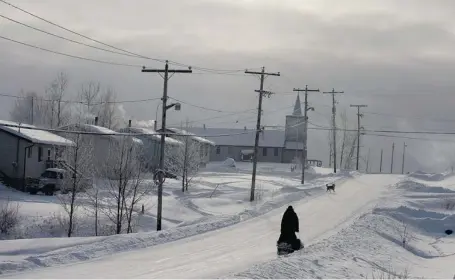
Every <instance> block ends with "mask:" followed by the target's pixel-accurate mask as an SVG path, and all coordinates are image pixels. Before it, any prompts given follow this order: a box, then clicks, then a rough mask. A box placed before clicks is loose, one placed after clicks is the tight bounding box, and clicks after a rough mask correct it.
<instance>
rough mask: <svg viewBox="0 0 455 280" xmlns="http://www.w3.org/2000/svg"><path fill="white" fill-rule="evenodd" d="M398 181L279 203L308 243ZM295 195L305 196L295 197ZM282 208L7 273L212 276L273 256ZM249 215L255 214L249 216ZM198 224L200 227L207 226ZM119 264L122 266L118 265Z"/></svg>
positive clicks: (370, 182)
mask: <svg viewBox="0 0 455 280" xmlns="http://www.w3.org/2000/svg"><path fill="white" fill-rule="evenodd" d="M398 180H399V176H389V175H364V176H361V177H359V178H358V179H348V180H347V181H346V182H345V183H341V184H339V185H338V186H339V187H337V193H336V194H335V195H334V194H326V192H325V190H323V189H321V188H318V189H319V191H313V192H312V191H310V190H308V191H306V190H301V191H298V192H294V193H291V194H289V196H288V199H287V200H285V201H283V202H284V203H283V204H282V206H283V207H284V208H285V207H286V206H287V205H288V204H287V202H288V201H289V199H290V198H291V197H292V198H293V199H294V200H295V202H294V203H293V205H294V207H295V208H296V211H297V212H298V213H299V215H300V216H301V217H302V222H301V224H302V225H301V227H302V230H303V229H305V230H304V236H302V237H303V239H304V240H305V242H306V243H307V244H310V243H312V242H317V241H318V240H320V239H322V238H324V236H327V235H331V234H334V233H336V232H337V231H338V230H339V229H341V228H343V227H345V226H346V224H347V223H349V222H351V221H352V218H353V217H356V216H357V215H358V213H362V212H363V211H366V209H368V208H370V207H371V205H372V201H376V200H377V199H378V197H381V196H382V195H384V194H386V193H387V188H386V187H384V185H390V184H393V183H395V182H397V181H398ZM299 198H300V199H302V198H306V199H303V200H300V201H298V199H299ZM269 207H272V205H269ZM283 207H281V208H278V209H276V210H272V211H270V212H268V213H266V214H264V215H260V216H258V215H254V213H248V212H246V213H244V215H240V216H237V217H238V218H237V221H240V220H244V221H243V222H241V223H236V224H234V223H232V224H233V225H232V226H230V227H226V228H223V229H217V230H214V231H210V232H206V233H204V234H200V235H195V236H193V237H189V238H185V239H182V240H177V241H175V242H170V243H167V244H162V245H157V246H153V247H149V248H145V249H140V250H134V251H130V252H126V253H120V254H116V255H111V256H107V257H104V258H100V259H91V258H90V261H84V262H82V263H79V264H77V265H74V263H71V264H70V265H64V266H60V267H54V268H47V269H37V270H34V271H32V272H31V273H29V274H28V273H25V274H17V275H12V276H10V275H8V277H20V278H22V277H33V278H36V277H45V278H49V277H55V276H56V275H60V277H64V276H65V275H68V276H71V277H72V278H87V277H90V278H103V277H107V278H130V277H132V278H163V277H166V278H199V277H202V278H207V277H209V278H212V277H219V276H223V275H225V274H229V273H232V272H237V271H241V270H244V269H248V268H249V267H250V266H251V265H254V264H257V263H260V262H265V261H270V260H273V259H275V258H276V251H275V250H276V248H275V242H276V239H277V237H278V236H277V235H278V233H279V226H280V220H281V215H282V212H283ZM272 209H273V207H272ZM258 212H259V213H260V212H263V211H258ZM251 216H253V217H254V216H256V218H253V219H248V218H249V217H251ZM303 216H304V217H303ZM197 226H198V227H200V228H201V229H202V228H205V227H206V226H207V224H199V225H197ZM214 228H215V227H214ZM214 228H212V229H214ZM181 230H184V229H183V228H182V229H181ZM169 234H171V233H169ZM162 235H163V236H162V237H163V238H165V235H166V233H164V232H163V233H162ZM158 236H159V235H158ZM87 251H90V246H80V247H79V248H69V249H66V250H63V251H62V252H56V253H54V254H50V255H47V256H39V262H40V263H41V266H47V265H51V266H52V265H55V262H56V259H57V256H58V259H59V260H61V259H67V258H68V257H69V258H71V257H73V255H79V254H81V255H83V254H85V253H86V252H87ZM88 253H89V254H90V252H88ZM57 262H58V261H57ZM32 263H33V264H32ZM35 263H36V262H32V261H31V260H30V261H29V266H30V267H29V268H33V266H35V267H37V265H36V264H35ZM120 264H121V265H120ZM11 265H13V264H11ZM22 265H24V263H22ZM120 267H121V269H116V268H120Z"/></svg>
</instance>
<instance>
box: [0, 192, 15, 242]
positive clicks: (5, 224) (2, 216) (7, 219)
mask: <svg viewBox="0 0 455 280" xmlns="http://www.w3.org/2000/svg"><path fill="white" fill-rule="evenodd" d="M18 223H19V204H17V203H16V205H12V204H11V202H10V200H9V199H8V200H7V201H6V202H2V204H1V206H0V234H9V233H10V232H11V231H12V230H14V228H15V227H16V225H17V224H18Z"/></svg>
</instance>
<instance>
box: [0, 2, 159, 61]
mask: <svg viewBox="0 0 455 280" xmlns="http://www.w3.org/2000/svg"><path fill="white" fill-rule="evenodd" d="M0 2H3V3H4V4H6V5H8V6H10V7H13V8H15V9H17V10H19V11H21V12H23V13H26V14H28V15H30V16H32V17H34V18H37V19H39V20H42V21H44V22H47V23H49V24H51V25H53V26H56V27H58V28H60V29H63V30H65V31H68V32H70V33H73V34H75V35H78V36H80V37H83V38H85V39H88V40H90V41H93V42H96V43H98V44H101V45H104V46H107V47H110V48H113V49H115V50H118V51H122V52H124V53H128V54H130V55H133V56H136V57H141V58H146V59H152V60H156V61H159V62H164V60H161V59H153V58H149V57H145V56H142V55H140V54H136V53H133V52H130V51H127V50H124V49H120V48H117V47H115V46H112V45H109V44H106V43H103V42H101V41H98V40H96V39H93V38H90V37H88V36H85V35H83V34H81V33H79V32H76V31H73V30H70V29H68V28H66V27H63V26H61V25H59V24H56V23H54V22H52V21H50V20H47V19H45V18H43V17H40V16H38V15H35V14H33V13H31V12H28V11H26V10H24V9H22V8H20V7H18V6H15V5H13V4H11V3H9V2H7V1H4V0H0Z"/></svg>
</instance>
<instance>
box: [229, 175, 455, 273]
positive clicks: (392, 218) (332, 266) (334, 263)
mask: <svg viewBox="0 0 455 280" xmlns="http://www.w3.org/2000/svg"><path fill="white" fill-rule="evenodd" d="M435 178H440V180H439V181H438V180H435ZM422 181H425V182H424V183H423V182H422ZM452 184H453V177H451V176H447V174H446V175H445V176H442V175H436V176H433V175H431V176H428V177H426V178H425V177H422V176H419V179H418V180H415V179H414V176H410V177H409V178H407V179H405V180H403V181H401V182H400V183H398V184H397V185H395V186H393V187H392V188H389V192H390V193H389V194H388V195H387V199H383V200H380V201H378V203H377V204H376V205H374V208H373V209H372V210H371V211H366V212H364V214H363V215H361V216H360V217H359V218H358V219H357V220H356V221H355V222H354V223H353V224H352V225H351V226H349V227H346V228H344V229H342V230H341V231H340V232H338V233H337V234H335V235H333V236H331V237H329V238H326V239H324V240H322V241H320V242H317V243H314V244H311V245H310V246H308V247H307V248H305V249H304V250H303V251H301V252H298V253H296V254H294V255H292V256H289V257H287V258H279V259H276V260H273V261H270V262H266V263H262V264H259V265H256V266H253V267H251V268H249V269H248V270H246V271H244V272H241V273H236V274H234V275H230V276H229V277H235V278H370V279H371V278H374V279H393V278H433V279H434V278H441V279H442V278H443V279H452V278H453V277H454V276H455V268H454V266H453V263H455V236H453V235H447V234H445V230H447V229H452V230H455V190H454V189H453V187H452V189H450V186H452ZM446 186H448V187H446ZM403 240H404V241H405V244H404V246H403Z"/></svg>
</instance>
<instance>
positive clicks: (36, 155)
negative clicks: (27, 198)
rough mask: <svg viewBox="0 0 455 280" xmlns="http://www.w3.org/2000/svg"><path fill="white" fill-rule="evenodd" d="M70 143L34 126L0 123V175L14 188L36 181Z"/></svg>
mask: <svg viewBox="0 0 455 280" xmlns="http://www.w3.org/2000/svg"><path fill="white" fill-rule="evenodd" d="M71 146H74V142H73V141H71V140H69V139H67V138H65V137H61V136H59V135H56V134H54V133H51V132H48V131H44V130H39V129H37V127H36V126H33V125H29V124H19V123H16V122H11V121H4V120H0V176H2V177H4V179H8V181H9V182H10V184H12V185H13V187H16V188H22V187H23V186H24V183H25V179H26V178H38V177H39V176H40V175H41V174H42V173H43V172H44V171H45V170H46V168H49V167H53V165H54V162H56V161H58V160H60V159H61V158H62V154H63V152H64V150H65V149H66V148H68V147H71Z"/></svg>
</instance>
